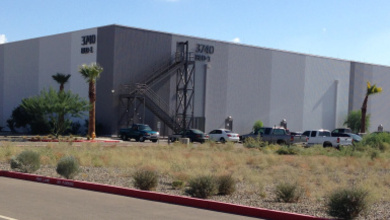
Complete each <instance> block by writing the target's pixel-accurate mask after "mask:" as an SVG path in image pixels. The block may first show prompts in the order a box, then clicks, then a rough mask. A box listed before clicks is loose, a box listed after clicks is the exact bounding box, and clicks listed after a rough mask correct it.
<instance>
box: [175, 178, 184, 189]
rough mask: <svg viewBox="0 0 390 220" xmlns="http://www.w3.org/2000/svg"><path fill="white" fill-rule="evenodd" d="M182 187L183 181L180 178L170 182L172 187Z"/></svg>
mask: <svg viewBox="0 0 390 220" xmlns="http://www.w3.org/2000/svg"><path fill="white" fill-rule="evenodd" d="M183 187H184V181H182V180H174V181H173V182H172V188H173V189H182V188H183Z"/></svg>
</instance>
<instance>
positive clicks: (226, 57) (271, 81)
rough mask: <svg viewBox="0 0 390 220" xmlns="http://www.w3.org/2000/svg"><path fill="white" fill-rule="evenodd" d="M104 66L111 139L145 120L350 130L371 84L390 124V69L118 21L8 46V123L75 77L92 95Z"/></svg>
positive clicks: (1, 88)
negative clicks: (88, 77) (91, 83)
mask: <svg viewBox="0 0 390 220" xmlns="http://www.w3.org/2000/svg"><path fill="white" fill-rule="evenodd" d="M92 62H97V63H99V64H100V65H101V66H102V67H103V68H104V71H103V73H102V74H101V77H100V79H99V80H98V81H97V103H96V106H97V109H96V120H97V122H98V123H101V124H102V125H103V130H104V134H105V135H116V134H117V133H118V130H119V128H121V127H125V126H127V125H129V124H131V123H133V122H144V123H147V124H149V125H150V126H151V127H152V128H153V129H159V130H160V132H161V133H163V135H164V134H170V133H172V131H173V130H177V129H179V128H180V127H183V126H184V127H195V128H199V129H201V130H203V131H205V132H209V131H210V130H212V129H215V128H221V127H228V128H232V130H234V131H235V132H237V133H246V132H249V131H250V130H251V128H252V125H253V123H254V121H256V120H261V121H263V123H264V125H267V126H273V125H277V124H279V123H280V121H281V120H282V119H286V120H287V124H288V128H289V129H290V130H294V131H303V130H306V129H317V128H325V129H333V128H335V127H340V126H343V122H344V120H345V118H346V116H347V114H348V112H349V111H351V110H357V109H360V107H361V105H362V102H363V99H364V95H365V92H366V82H367V81H370V82H371V83H376V84H377V85H378V86H380V87H382V88H383V92H382V93H381V94H378V95H375V96H372V97H370V99H369V103H368V113H369V114H371V126H370V128H369V130H370V131H373V130H376V128H377V126H378V125H379V124H383V126H384V128H385V130H386V129H387V128H390V120H389V119H390V111H388V109H390V108H389V105H390V104H389V103H390V100H389V97H390V96H389V94H390V67H387V66H380V65H373V64H366V63H360V62H354V61H348V60H339V59H332V58H325V57H319V56H314V55H307V54H300V53H294V52H287V51H280V50H273V49H267V48H261V47H256V46H247V45H241V44H235V43H230V42H222V41H217V40H209V39H202V38H198V37H189V36H183V35H177V34H170V33H162V32H156V31H150V30H142V29H136V28H130V27H124V26H118V25H110V26H103V27H97V28H91V29H86V30H80V31H74V32H69V33H64V34H57V35H52V36H46V37H40V38H35V39H29V40H24V41H18V42H11V43H6V44H1V45H0V126H2V127H6V121H7V119H8V118H9V117H10V116H11V113H12V110H13V109H14V108H15V107H17V106H18V105H19V104H20V103H21V100H22V99H23V98H27V97H31V96H34V95H37V94H39V92H40V91H41V90H42V89H44V88H49V87H50V86H52V87H54V88H57V87H58V84H57V83H56V82H55V81H54V80H53V79H52V77H51V76H52V75H55V74H56V73H64V74H71V78H70V80H69V82H68V83H67V84H66V85H65V89H66V90H71V91H72V92H74V93H78V94H80V95H81V96H82V97H85V98H87V97H88V85H87V83H86V82H85V80H84V79H83V78H82V77H81V75H80V74H79V73H78V68H79V66H80V65H82V64H84V63H85V64H89V63H92Z"/></svg>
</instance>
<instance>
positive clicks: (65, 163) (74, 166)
mask: <svg viewBox="0 0 390 220" xmlns="http://www.w3.org/2000/svg"><path fill="white" fill-rule="evenodd" d="M56 171H57V173H58V174H59V175H61V176H63V177H65V178H66V179H73V177H74V176H76V174H77V173H78V172H79V162H78V161H77V159H76V158H75V157H73V156H65V157H62V158H61V159H60V160H59V161H58V163H57V169H56Z"/></svg>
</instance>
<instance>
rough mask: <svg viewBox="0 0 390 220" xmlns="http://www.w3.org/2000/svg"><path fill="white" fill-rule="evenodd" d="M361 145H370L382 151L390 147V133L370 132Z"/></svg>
mask: <svg viewBox="0 0 390 220" xmlns="http://www.w3.org/2000/svg"><path fill="white" fill-rule="evenodd" d="M361 145H363V146H370V147H372V148H374V149H378V150H381V151H382V152H384V151H387V150H389V149H390V134H388V133H386V132H383V133H378V134H370V135H367V136H365V137H364V138H363V140H362V141H361Z"/></svg>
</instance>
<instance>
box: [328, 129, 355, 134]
mask: <svg viewBox="0 0 390 220" xmlns="http://www.w3.org/2000/svg"><path fill="white" fill-rule="evenodd" d="M336 133H341V134H344V133H352V130H351V129H350V128H336V129H333V131H332V135H333V134H336Z"/></svg>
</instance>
